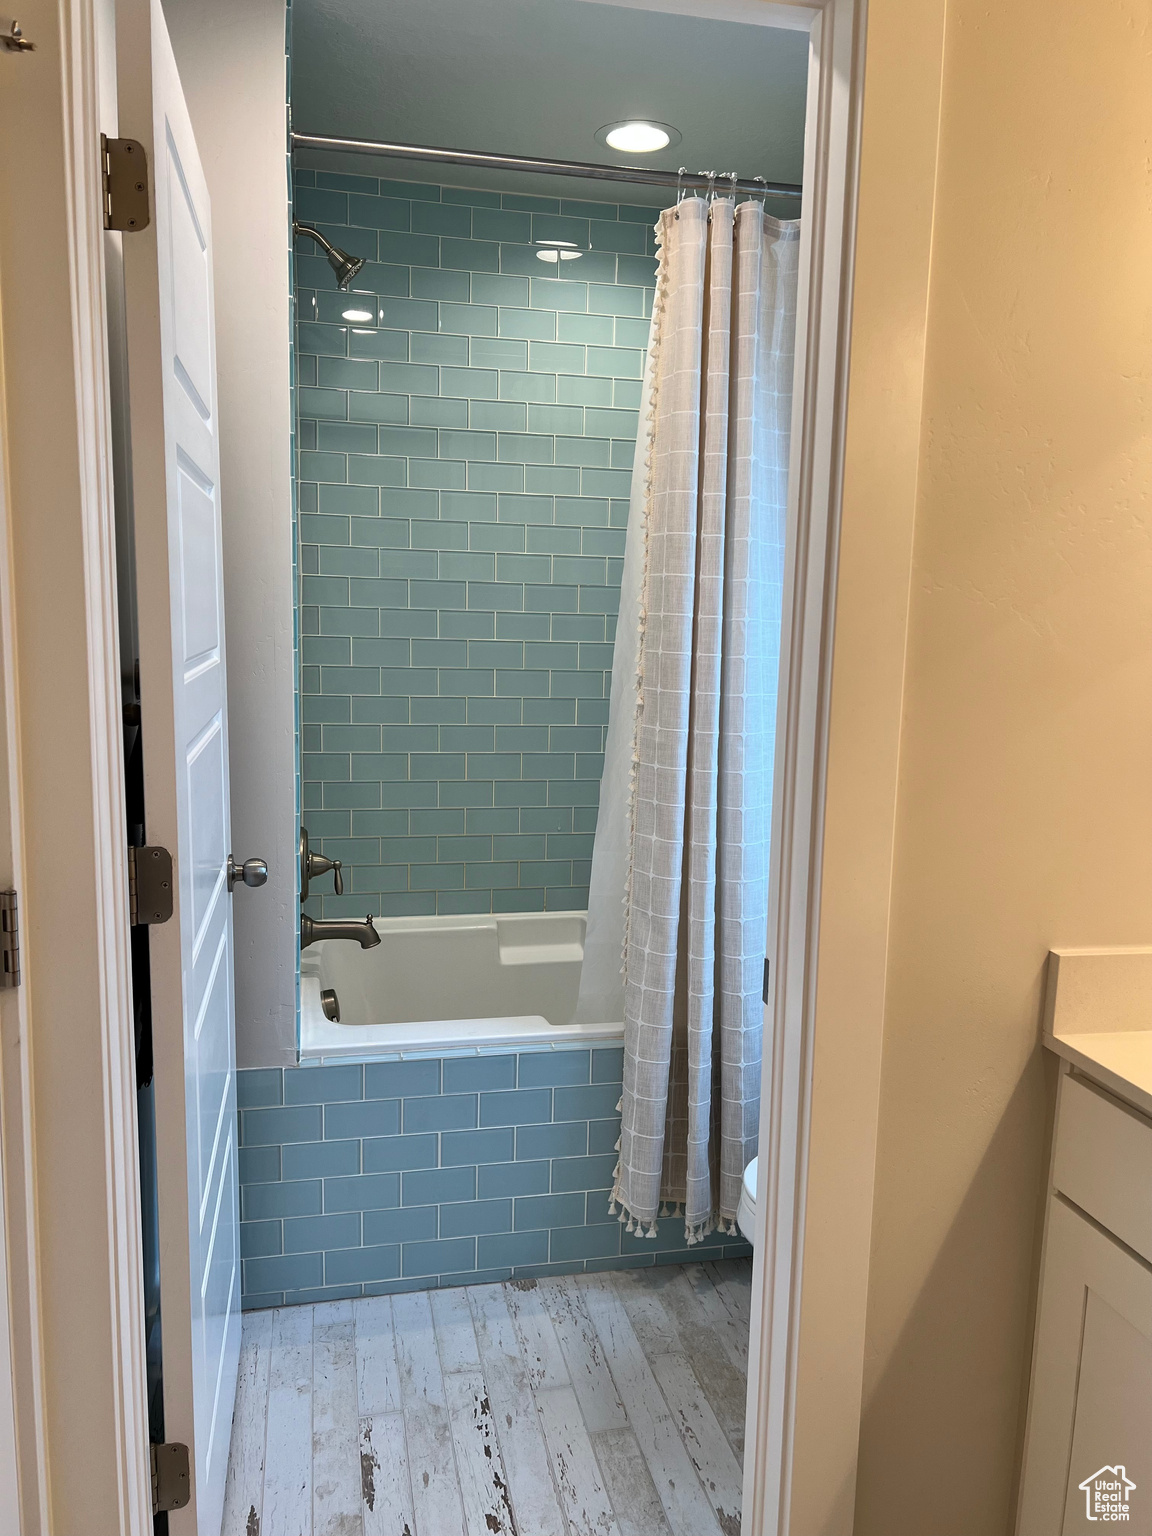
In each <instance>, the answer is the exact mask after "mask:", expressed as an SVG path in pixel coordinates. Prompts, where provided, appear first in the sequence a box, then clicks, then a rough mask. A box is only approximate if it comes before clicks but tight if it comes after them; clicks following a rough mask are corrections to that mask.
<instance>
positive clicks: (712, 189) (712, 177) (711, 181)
mask: <svg viewBox="0 0 1152 1536" xmlns="http://www.w3.org/2000/svg"><path fill="white" fill-rule="evenodd" d="M702 174H703V175H705V176H707V178H708V206H709V207H711V206H712V202H713V199H714V198H715V196H716V172H715V171H704V172H703V173H702Z"/></svg>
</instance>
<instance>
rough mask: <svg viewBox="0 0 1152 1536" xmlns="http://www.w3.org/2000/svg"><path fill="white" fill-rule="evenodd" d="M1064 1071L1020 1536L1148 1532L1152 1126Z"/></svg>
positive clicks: (1151, 1120) (1066, 1067) (1151, 1530)
mask: <svg viewBox="0 0 1152 1536" xmlns="http://www.w3.org/2000/svg"><path fill="white" fill-rule="evenodd" d="M1061 1068H1062V1070H1061V1074H1060V1079H1059V1086H1058V1096H1057V1104H1056V1121H1055V1128H1054V1134H1053V1148H1052V1161H1051V1179H1050V1188H1049V1194H1048V1207H1047V1215H1046V1221H1045V1232H1044V1249H1043V1256H1042V1261H1041V1274H1040V1294H1039V1302H1038V1308H1037V1319H1036V1336H1035V1347H1034V1353H1033V1361H1032V1380H1031V1387H1030V1392H1029V1402H1028V1421H1027V1429H1026V1434H1025V1445H1024V1461H1023V1466H1022V1471H1021V1490H1020V1506H1019V1517H1018V1523H1017V1528H1016V1529H1017V1536H1080V1533H1089V1532H1093V1531H1095V1532H1099V1531H1100V1530H1101V1528H1102V1527H1105V1528H1112V1527H1113V1526H1115V1527H1118V1528H1119V1529H1122V1530H1124V1531H1125V1532H1127V1533H1129V1536H1137V1533H1139V1536H1152V1117H1148V1116H1146V1115H1144V1114H1143V1113H1141V1112H1140V1111H1139V1110H1138V1109H1137V1108H1135V1107H1134V1106H1133V1105H1132V1104H1130V1103H1126V1102H1124V1100H1123V1099H1121V1098H1119V1097H1117V1096H1116V1095H1114V1094H1113V1093H1111V1092H1109V1091H1107V1090H1106V1089H1105V1088H1104V1087H1102V1086H1101V1085H1099V1084H1098V1083H1095V1082H1093V1081H1091V1080H1090V1079H1089V1078H1088V1077H1087V1076H1085V1075H1084V1074H1083V1073H1082V1072H1081V1071H1078V1070H1074V1069H1073V1068H1072V1066H1071V1064H1070V1063H1068V1062H1067V1061H1064V1062H1062V1063H1061Z"/></svg>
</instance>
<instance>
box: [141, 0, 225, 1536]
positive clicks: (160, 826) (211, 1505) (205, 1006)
mask: <svg viewBox="0 0 1152 1536" xmlns="http://www.w3.org/2000/svg"><path fill="white" fill-rule="evenodd" d="M116 31H117V63H118V75H119V91H120V132H121V133H122V134H124V135H126V136H128V137H131V138H136V139H139V140H140V141H141V142H142V143H143V144H144V146H145V150H146V152H147V155H148V163H149V167H150V171H151V178H152V182H153V186H152V192H153V218H152V223H151V226H150V227H149V228H148V229H147V230H144V231H143V232H141V233H138V234H134V235H129V236H125V237H124V273H125V288H126V300H127V330H128V366H129V398H130V408H131V412H130V413H131V431H132V487H133V499H134V505H135V529H136V575H137V590H138V609H139V634H140V693H141V714H142V740H143V750H144V773H145V807H146V816H147V829H146V835H147V839H148V841H149V842H154V843H163V844H164V845H165V846H166V847H168V848H169V849H170V850H171V851H172V854H173V857H174V860H175V875H176V879H175V902H174V907H175V910H174V914H173V918H172V921H171V922H169V923H166V924H164V925H163V926H161V927H155V928H153V929H152V930H151V932H150V935H149V946H150V955H151V973H152V1020H153V1026H152V1027H153V1050H154V1056H155V1071H156V1078H155V1082H156V1110H157V1114H156V1121H157V1132H156V1144H157V1146H156V1150H157V1176H158V1183H159V1206H160V1217H159V1225H160V1250H161V1264H160V1286H161V1315H162V1321H161V1327H162V1336H163V1369H164V1419H165V1426H164V1430H165V1438H166V1439H167V1440H179V1441H183V1442H184V1443H186V1444H187V1445H188V1447H189V1449H190V1452H191V1455H192V1467H193V1478H192V1483H193V1498H192V1502H191V1504H190V1505H189V1506H188V1507H187V1508H186V1509H184V1510H180V1511H175V1512H173V1513H172V1514H171V1515H170V1516H169V1529H170V1531H171V1532H172V1536H193V1533H195V1536H220V1520H221V1511H222V1506H223V1494H224V1480H225V1475H226V1472H227V1461H228V1444H229V1432H230V1428H231V1420H232V1407H233V1402H234V1398H235V1390H236V1371H237V1363H238V1358H239V1347H240V1314H239V1305H240V1267H239V1263H240V1261H239V1252H238V1248H239V1243H238V1219H239V1212H238V1198H237V1177H236V1072H235V1062H236V1052H235V1031H234V1017H233V1014H234V1004H233V982H232V963H233V945H232V910H231V906H232V902H231V896H230V895H229V892H228V887H227V881H226V874H225V871H226V862H227V857H228V849H229V843H230V830H229V815H228V801H229V797H228V717H227V699H226V686H225V685H226V668H225V640H224V622H223V615H224V600H223V571H222V565H221V552H222V541H221V527H220V516H221V509H220V470H219V464H220V456H219V442H218V433H217V428H218V422H217V415H216V376H215V373H216V362H215V333H214V328H213V305H212V238H211V227H212V226H211V210H210V208H209V204H208V196H207V190H206V187H205V182H204V176H203V173H202V171H201V168H200V162H199V157H198V155H197V153H196V145H195V141H194V139H193V136H192V131H191V126H190V124H189V121H188V114H187V111H186V109H185V106H184V100H183V96H182V93H181V90H180V82H179V78H178V76H177V73H176V66H175V62H174V60H173V58H172V52H171V47H170V45H169V42H168V34H167V31H166V29H165V26H164V21H163V16H162V13H161V10H160V6H159V3H158V0H117V27H116Z"/></svg>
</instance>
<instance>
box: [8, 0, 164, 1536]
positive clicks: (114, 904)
mask: <svg viewBox="0 0 1152 1536" xmlns="http://www.w3.org/2000/svg"><path fill="white" fill-rule="evenodd" d="M101 3H102V0H62V3H61V4H60V5H59V6H45V5H32V6H31V7H30V11H31V14H30V15H29V16H28V17H27V18H26V23H25V30H26V32H27V34H28V36H29V38H30V40H31V41H32V42H33V43H34V45H35V51H34V52H30V53H26V54H17V53H6V54H4V55H0V71H3V72H6V73H7V77H8V78H6V79H5V80H4V95H5V96H6V98H7V105H8V110H9V111H10V112H11V113H12V114H14V115H13V118H12V120H11V121H9V122H8V124H7V129H8V130H11V132H10V137H9V139H8V142H9V144H10V145H11V147H12V150H13V153H12V154H11V155H10V156H9V157H8V160H9V164H8V167H7V169H6V172H5V173H4V174H3V176H2V179H0V198H2V199H3V204H4V219H3V226H4V228H3V236H2V237H0V256H3V258H4V260H5V269H4V273H3V276H4V280H5V283H6V288H7V292H8V295H9V299H10V301H11V296H12V294H15V293H17V292H18V293H19V294H20V304H19V305H17V304H15V303H13V302H10V304H9V306H8V308H7V309H6V310H5V312H4V314H3V324H4V334H3V342H4V350H5V356H4V362H5V365H6V369H7V372H6V375H5V383H6V391H7V393H6V398H5V400H4V401H3V404H4V406H5V416H4V423H3V425H4V430H5V449H6V461H7V462H6V466H5V467H6V471H7V486H6V489H7V492H8V496H7V505H6V507H5V513H6V526H5V527H4V529H3V532H4V534H5V537H6V539H7V541H8V547H7V549H6V550H5V551H4V553H6V554H7V556H8V560H7V570H8V572H9V575H10V582H11V589H12V590H11V592H10V593H9V594H5V601H4V603H3V604H2V605H0V619H2V622H3V625H4V633H3V634H2V636H0V638H2V640H3V645H4V666H5V673H4V678H3V681H4V685H5V686H4V705H5V709H6V712H7V713H6V720H5V725H6V727H7V728H6V730H5V731H4V736H5V738H6V739H5V741H4V743H3V746H4V749H5V751H6V753H7V757H6V766H7V767H8V768H9V769H10V770H11V771H12V773H13V774H14V776H15V777H14V780H13V782H12V783H10V784H9V785H8V786H7V788H8V794H7V796H6V801H7V803H6V804H4V805H2V806H0V815H3V816H5V817H6V818H7V820H8V823H9V825H12V826H14V832H15V834H16V835H15V837H14V846H13V848H12V864H11V867H12V874H13V875H14V876H15V877H16V879H17V881H18V882H19V883H18V893H19V900H20V906H21V909H22V910H21V952H22V953H21V959H22V982H21V986H20V988H19V992H18V993H17V994H15V995H14V997H13V998H12V999H11V1000H6V1001H5V1004H4V1008H3V1010H0V1012H2V1013H3V1026H4V1033H3V1041H4V1045H3V1050H4V1058H5V1059H4V1072H3V1080H4V1081H3V1087H4V1092H5V1104H4V1107H5V1111H6V1117H7V1123H6V1125H5V1128H4V1130H5V1148H4V1151H5V1159H4V1160H5V1164H6V1168H5V1178H6V1186H5V1195H6V1197H7V1201H8V1212H7V1217H8V1237H9V1240H10V1242H11V1245H12V1251H11V1253H10V1255H9V1263H10V1268H9V1278H10V1282H11V1300H12V1319H11V1331H12V1338H13V1343H14V1356H15V1369H16V1374H17V1388H18V1410H19V1415H20V1416H19V1420H18V1439H19V1442H20V1444H19V1456H20V1498H21V1506H22V1507H21V1517H22V1527H21V1528H22V1531H23V1533H24V1536H48V1533H49V1532H50V1531H51V1530H52V1529H53V1528H54V1527H55V1528H58V1529H68V1530H78V1529H88V1530H97V1529H100V1530H116V1531H117V1532H120V1533H122V1536H151V1531H152V1508H151V1476H150V1470H149V1462H148V1418H147V1404H146V1391H145V1372H144V1352H145V1351H144V1313H143V1298H142V1265H141V1251H140V1231H139V1227H140V1211H139V1207H140V1194H139V1171H138V1158H137V1141H136V1136H137V1131H136V1093H135V1059H134V1038H133V1021H132V1006H131V966H130V959H129V936H128V889H127V861H126V848H127V838H126V828H125V822H124V803H123V801H124V795H123V784H124V765H123V748H122V739H121V723H120V676H119V670H120V669H119V646H118V636H117V612H116V569H115V535H114V515H113V498H112V455H111V437H110V413H109V401H108V347H107V324H106V292H105V270H104V255H103V239H104V233H103V217H102V205H103V196H102V190H101V182H100V166H101V155H100V127H101V124H100V119H99V111H100V107H99V89H98V76H99V66H100V64H101V63H102V62H103V63H106V62H107V61H106V60H103V59H102V57H101V55H100V43H102V41H103V39H101V40H100V42H99V43H98V31H99V17H98V14H97V12H98V9H99V8H100V6H101ZM113 131H114V129H113ZM46 400H51V401H52V402H53V407H52V410H51V411H45V410H44V408H43V402H44V401H46ZM9 598H10V600H8V599H9ZM5 830H7V828H6V829H5ZM6 862H8V861H7V860H6ZM3 872H4V874H5V875H7V874H8V870H7V869H5V870H4V871H3ZM62 956H63V962H62V958H61V957H62ZM14 1195H15V1198H14ZM14 1234H15V1236H14ZM29 1394H30V1395H29Z"/></svg>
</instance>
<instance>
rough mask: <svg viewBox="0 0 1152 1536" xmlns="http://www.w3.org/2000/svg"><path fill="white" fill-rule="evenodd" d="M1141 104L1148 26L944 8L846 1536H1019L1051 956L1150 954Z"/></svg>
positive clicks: (1146, 317) (1148, 71) (1150, 184)
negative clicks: (1107, 950) (855, 1454)
mask: <svg viewBox="0 0 1152 1536" xmlns="http://www.w3.org/2000/svg"><path fill="white" fill-rule="evenodd" d="M892 3H895V0H892ZM886 9H888V7H886V6H884V5H883V0H877V3H876V5H875V7H874V10H873V16H874V17H875V16H876V15H877V13H881V12H882V11H883V10H886ZM1150 102H1152V50H1150V48H1149V13H1148V8H1147V5H1146V4H1144V3H1143V0H1101V3H1099V4H1096V5H1093V6H1086V5H1084V4H1083V3H1082V0H1016V3H1015V4H1013V5H1010V6H988V5H987V4H985V3H983V0H949V5H948V14H947V26H946V36H945V47H944V70H943V96H942V116H941V126H940V160H939V167H938V181H937V188H936V209H935V220H934V228H933V248H932V265H931V277H930V289H929V309H928V333H927V348H926V364H925V387H924V398H923V413H922V436H921V453H920V473H919V487H918V500H917V514H916V531H915V543H914V554H913V573H912V590H911V607H910V615H909V633H908V653H907V672H906V682H905V692H904V714H903V728H902V738H901V751H900V772H899V782H898V793H897V815H896V836H895V860H894V874H893V889H892V904H891V914H890V916H891V923H890V938H889V958H888V974H887V1002H886V1010H885V1036H884V1051H883V1065H882V1080H881V1101H880V1103H881V1110H880V1127H879V1144H878V1162H877V1177H876V1186H875V1192H874V1215H873V1257H872V1266H871V1276H870V1288H869V1307H868V1334H867V1339H868V1343H867V1360H866V1371H865V1410H864V1417H863V1425H862V1439H861V1448H860V1468H859V1483H858V1490H857V1518H856V1526H855V1530H856V1533H857V1536H926V1533H928V1532H931V1536H1005V1533H1006V1532H1008V1531H1010V1530H1011V1526H1012V1510H1013V1499H1014V1476H1015V1462H1016V1456H1017V1446H1018V1434H1019V1420H1020V1411H1021V1404H1022V1395H1023V1391H1024V1390H1025V1384H1026V1376H1025V1373H1026V1370H1027V1356H1028V1349H1029V1341H1030V1327H1031V1317H1030V1308H1031V1298H1032V1291H1033V1287H1034V1272H1033V1265H1034V1251H1035V1241H1034V1238H1035V1231H1036V1218H1037V1208H1038V1200H1039V1195H1040V1189H1041V1184H1042V1177H1043V1165H1044V1157H1045V1153H1046V1147H1045V1139H1046V1113H1047V1104H1048V1098H1049V1088H1050V1083H1049V1081H1048V1079H1047V1075H1046V1073H1045V1070H1044V1064H1043V1063H1042V1060H1041V1052H1040V1050H1039V1049H1038V1046H1037V1037H1038V1029H1039V1011H1040V990H1041V981H1042V973H1043V967H1044V960H1045V955H1046V952H1047V950H1048V948H1049V947H1050V946H1053V945H1060V944H1124V943H1148V942H1150V941H1152V537H1150V528H1149V518H1150V505H1149V502H1150V493H1152V435H1150V433H1152V176H1150V171H1149V145H1148V138H1149V124H1150V121H1152V119H1150V117H1149V103H1150ZM865 146H866V152H867V137H866V139H865Z"/></svg>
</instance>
